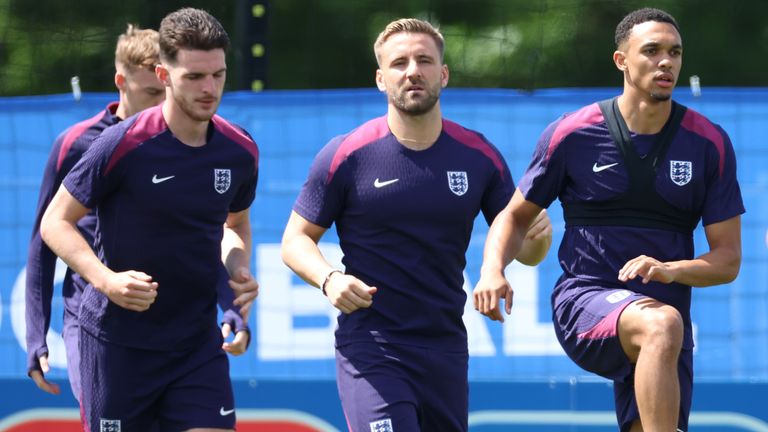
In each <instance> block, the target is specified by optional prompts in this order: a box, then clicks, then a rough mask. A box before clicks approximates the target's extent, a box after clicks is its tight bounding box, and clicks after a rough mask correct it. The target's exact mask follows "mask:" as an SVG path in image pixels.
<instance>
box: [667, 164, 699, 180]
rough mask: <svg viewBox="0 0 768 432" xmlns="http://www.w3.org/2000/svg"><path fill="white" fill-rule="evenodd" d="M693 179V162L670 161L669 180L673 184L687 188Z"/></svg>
mask: <svg viewBox="0 0 768 432" xmlns="http://www.w3.org/2000/svg"><path fill="white" fill-rule="evenodd" d="M692 177H693V162H691V161H676V160H671V161H669V178H670V179H672V183H674V184H676V185H678V186H685V185H687V184H688V182H690V181H691V178H692Z"/></svg>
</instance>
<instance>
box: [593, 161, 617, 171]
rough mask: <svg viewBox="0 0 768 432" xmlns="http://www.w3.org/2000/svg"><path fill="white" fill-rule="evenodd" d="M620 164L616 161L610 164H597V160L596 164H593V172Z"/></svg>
mask: <svg viewBox="0 0 768 432" xmlns="http://www.w3.org/2000/svg"><path fill="white" fill-rule="evenodd" d="M618 164H619V163H618V162H614V163H612V164H608V165H597V162H595V164H594V165H592V172H596V173H599V172H600V171H605V170H607V169H608V168H610V167H614V166H616V165H618Z"/></svg>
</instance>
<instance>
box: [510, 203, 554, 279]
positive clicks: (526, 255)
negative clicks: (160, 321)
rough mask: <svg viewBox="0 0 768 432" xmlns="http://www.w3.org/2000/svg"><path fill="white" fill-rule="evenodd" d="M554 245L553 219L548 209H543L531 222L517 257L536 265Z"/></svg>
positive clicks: (526, 263) (519, 259) (527, 263)
mask: <svg viewBox="0 0 768 432" xmlns="http://www.w3.org/2000/svg"><path fill="white" fill-rule="evenodd" d="M551 245H552V221H550V220H549V215H548V214H547V211H546V210H542V211H541V212H540V213H539V214H538V215H536V218H535V219H534V220H533V222H532V223H531V226H530V227H529V228H528V233H527V234H526V235H525V240H523V245H522V246H521V248H520V252H519V253H518V254H517V256H515V259H516V260H518V261H520V262H521V263H523V264H525V265H529V266H534V265H536V264H538V263H540V262H541V261H543V260H544V258H545V257H546V256H547V252H549V247H550V246H551Z"/></svg>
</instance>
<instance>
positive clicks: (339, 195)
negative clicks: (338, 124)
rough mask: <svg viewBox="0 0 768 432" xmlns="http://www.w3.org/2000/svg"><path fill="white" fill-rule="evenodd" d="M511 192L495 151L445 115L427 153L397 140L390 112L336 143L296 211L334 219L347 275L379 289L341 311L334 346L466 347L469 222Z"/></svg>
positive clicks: (314, 170) (318, 164) (319, 221)
mask: <svg viewBox="0 0 768 432" xmlns="http://www.w3.org/2000/svg"><path fill="white" fill-rule="evenodd" d="M513 191H514V183H513V181H512V179H511V178H510V174H509V169H508V168H507V165H506V163H505V162H504V160H503V158H502V157H501V155H500V154H499V152H498V151H497V149H496V148H495V147H494V146H493V145H491V144H490V143H489V142H488V141H487V140H486V139H485V138H484V137H483V136H482V135H481V134H479V133H477V132H474V131H471V130H468V129H465V128H463V127H462V126H460V125H458V124H456V123H453V122H450V121H448V120H443V124H442V132H441V134H440V136H439V137H438V139H437V141H436V142H435V143H434V144H433V145H432V146H431V147H429V148H427V149H426V150H422V151H414V150H411V149H408V148H407V147H405V146H403V145H402V144H400V142H398V141H397V139H396V138H395V136H394V135H393V134H392V133H391V132H390V130H389V127H388V125H387V120H386V117H380V118H377V119H374V120H371V121H369V122H367V123H365V124H363V125H362V126H360V127H359V128H357V129H355V130H354V131H352V132H350V133H348V134H346V135H342V136H339V137H336V138H334V139H333V140H331V141H330V142H329V143H328V144H327V145H326V146H325V147H324V148H323V149H322V150H321V151H320V153H319V154H318V155H317V157H316V158H315V161H314V163H313V164H312V167H311V169H310V172H309V177H308V179H307V182H306V183H305V184H304V187H303V188H302V190H301V193H300V194H299V197H298V199H297V200H296V203H295V205H294V211H296V212H297V213H298V214H299V215H301V216H302V217H304V218H305V219H307V220H309V221H310V222H312V223H314V224H316V225H319V226H322V227H325V228H330V226H331V225H332V224H333V223H335V224H336V230H337V233H338V236H339V241H340V245H341V249H342V251H343V252H344V258H343V263H344V266H345V272H346V273H348V274H351V275H354V276H355V277H357V278H359V279H360V280H362V281H363V282H365V283H366V284H368V285H370V286H375V287H377V288H378V291H377V292H376V293H375V294H374V295H373V304H372V306H371V307H370V308H365V309H359V310H357V311H355V312H352V313H351V314H341V315H340V316H339V319H338V329H337V331H336V345H337V346H342V345H345V344H348V343H352V342H373V341H376V342H385V343H399V344H408V345H414V346H421V347H427V348H432V349H440V350H446V351H461V352H465V351H467V340H466V329H465V328H464V324H463V322H462V319H461V316H462V313H463V310H464V304H465V302H466V294H465V293H464V291H463V289H462V285H463V283H464V278H463V270H464V267H465V264H466V259H465V253H466V250H467V246H468V244H469V240H470V235H471V232H472V226H473V222H474V220H475V217H476V216H477V215H478V213H479V212H480V211H482V212H483V214H484V216H485V219H486V221H487V222H488V223H489V224H490V222H492V221H493V219H494V218H495V217H496V214H498V212H499V211H501V210H502V209H503V208H504V206H505V205H506V204H507V203H508V202H509V199H510V197H511V195H512V192H513Z"/></svg>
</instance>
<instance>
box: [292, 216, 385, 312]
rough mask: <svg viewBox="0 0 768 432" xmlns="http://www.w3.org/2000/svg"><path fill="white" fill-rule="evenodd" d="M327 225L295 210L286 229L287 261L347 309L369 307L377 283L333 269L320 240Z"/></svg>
mask: <svg viewBox="0 0 768 432" xmlns="http://www.w3.org/2000/svg"><path fill="white" fill-rule="evenodd" d="M325 231H326V229H325V228H323V227H321V226H319V225H316V224H314V223H312V222H310V221H308V220H306V219H304V218H303V217H302V216H301V215H299V214H298V213H296V212H291V216H290V218H289V219H288V224H287V225H286V227H285V232H284V233H283V242H282V248H281V255H282V258H283V262H285V264H286V265H287V266H288V267H290V269H291V270H293V271H294V272H295V273H296V274H297V275H298V276H299V277H300V278H302V279H303V280H304V281H305V282H307V283H308V284H310V285H312V286H315V287H318V288H321V287H322V285H323V283H324V282H325V281H326V278H328V281H327V283H326V285H325V293H326V295H327V296H328V299H329V300H330V302H331V304H333V306H334V307H336V308H337V309H339V310H340V311H342V312H344V313H352V312H354V311H356V310H357V309H360V308H367V307H369V306H370V305H371V304H372V303H373V294H374V293H375V292H376V288H375V287H369V286H368V285H366V284H365V283H363V282H362V281H361V280H359V279H357V278H355V277H354V276H350V275H345V274H341V273H333V274H331V272H332V271H333V270H334V268H333V266H331V265H330V264H329V263H328V261H326V259H325V258H324V257H323V255H322V253H321V252H320V249H319V248H318V247H317V243H318V242H319V241H320V238H321V237H322V236H323V234H325Z"/></svg>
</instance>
